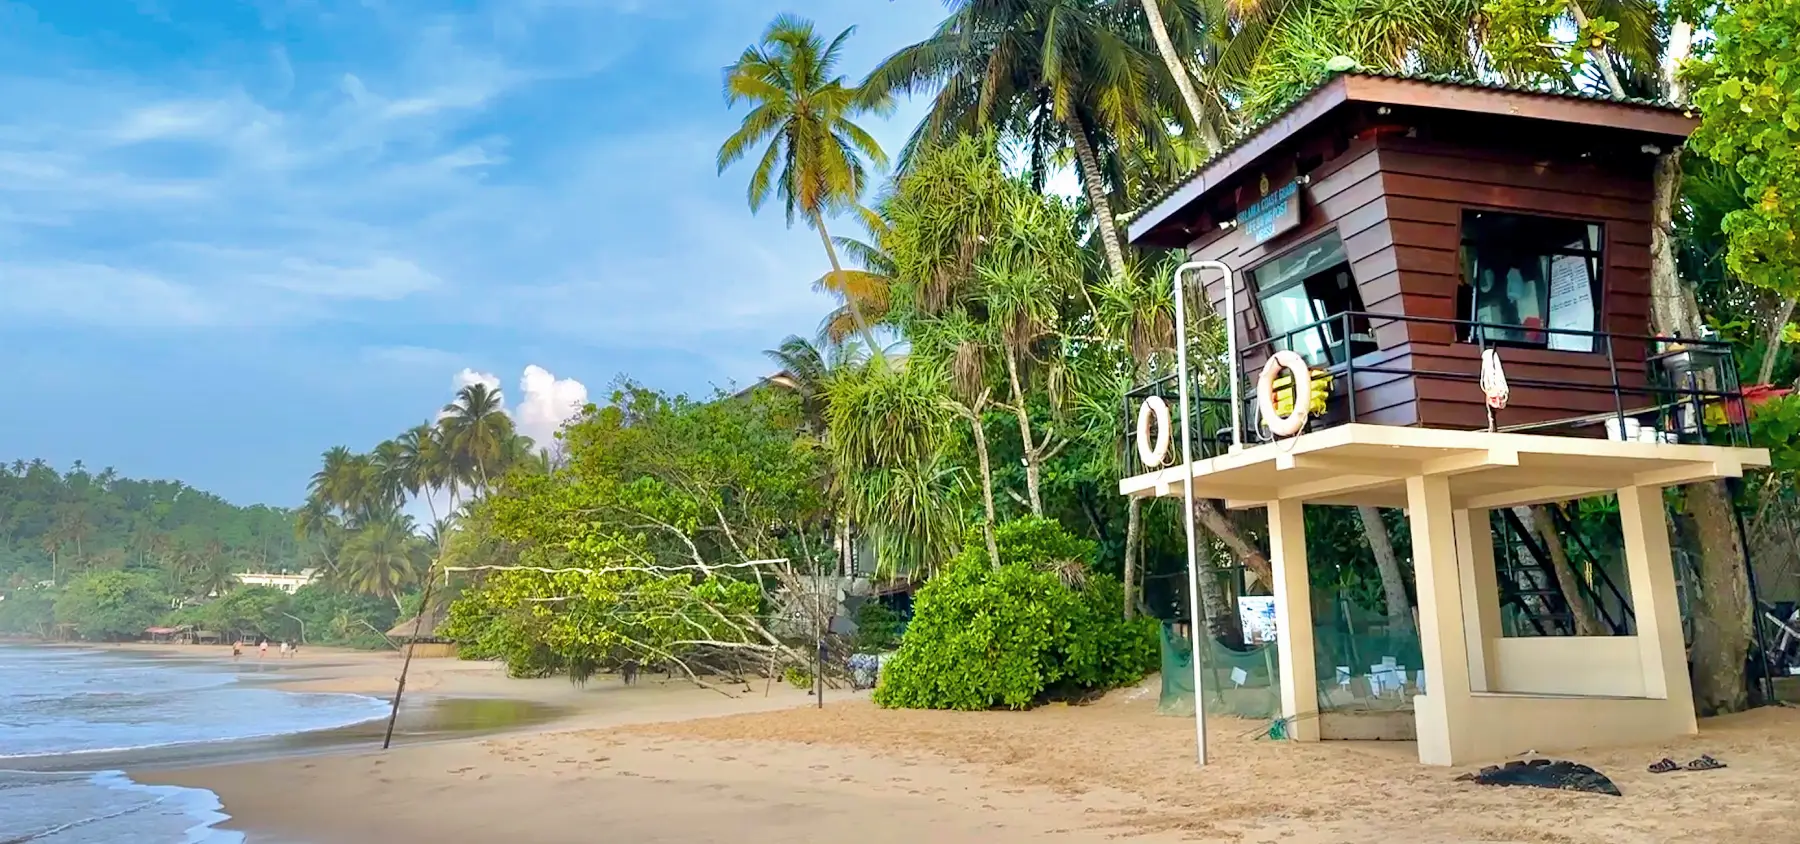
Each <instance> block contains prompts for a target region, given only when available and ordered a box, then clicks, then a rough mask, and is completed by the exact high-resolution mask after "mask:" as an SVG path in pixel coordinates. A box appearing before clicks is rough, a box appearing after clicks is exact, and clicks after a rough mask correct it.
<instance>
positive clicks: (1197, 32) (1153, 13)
mask: <svg viewBox="0 0 1800 844" xmlns="http://www.w3.org/2000/svg"><path fill="white" fill-rule="evenodd" d="M1140 2H1141V3H1143V7H1144V23H1145V26H1146V28H1148V29H1149V30H1150V38H1151V41H1152V43H1154V44H1156V52H1157V54H1158V55H1159V56H1161V57H1162V60H1163V66H1164V67H1165V68H1167V69H1168V71H1169V78H1170V79H1172V80H1174V82H1175V88H1176V90H1178V91H1180V92H1181V102H1182V104H1183V105H1184V106H1186V107H1187V117H1188V119H1189V120H1191V121H1193V125H1194V127H1195V128H1196V129H1197V130H1198V131H1199V133H1200V138H1201V139H1202V140H1203V141H1205V142H1206V148H1207V149H1208V150H1212V151H1217V150H1218V149H1219V147H1220V144H1219V128H1218V126H1217V124H1216V123H1215V120H1216V117H1215V112H1214V110H1212V109H1208V108H1207V107H1206V106H1205V105H1204V104H1203V103H1202V101H1201V99H1200V91H1199V88H1198V87H1197V86H1196V84H1195V83H1196V81H1197V80H1196V79H1195V78H1194V75H1193V72H1192V71H1191V70H1190V69H1189V67H1188V61H1189V59H1190V58H1192V57H1193V56H1194V55H1196V54H1197V53H1198V51H1197V50H1191V51H1188V52H1187V53H1186V54H1185V55H1184V52H1183V50H1182V48H1180V47H1178V46H1176V44H1175V38H1174V34H1175V33H1176V32H1179V33H1181V34H1184V35H1188V36H1195V37H1198V38H1203V33H1202V30H1203V29H1204V24H1201V23H1200V22H1199V21H1194V20H1191V19H1187V18H1186V16H1181V17H1179V18H1178V20H1180V21H1181V22H1182V23H1183V24H1188V25H1186V26H1183V27H1181V28H1180V29H1177V30H1174V31H1171V30H1170V28H1169V24H1168V21H1167V19H1166V17H1165V16H1164V14H1163V7H1164V6H1165V5H1166V6H1168V7H1170V9H1171V10H1172V11H1177V12H1179V11H1181V8H1180V7H1181V6H1182V4H1181V3H1179V2H1169V0H1140ZM1183 40H1184V42H1186V40H1187V39H1183Z"/></svg>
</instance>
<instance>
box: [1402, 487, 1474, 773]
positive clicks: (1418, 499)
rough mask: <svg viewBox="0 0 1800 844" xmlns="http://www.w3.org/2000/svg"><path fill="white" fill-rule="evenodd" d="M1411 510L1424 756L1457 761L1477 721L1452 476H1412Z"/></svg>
mask: <svg viewBox="0 0 1800 844" xmlns="http://www.w3.org/2000/svg"><path fill="white" fill-rule="evenodd" d="M1406 510H1407V515H1408V517H1409V518H1410V519H1411V522H1412V547H1413V577H1414V580H1415V581H1416V582H1417V584H1418V590H1419V644H1420V648H1421V650H1422V651H1423V652H1424V662H1425V666H1424V667H1425V689H1426V693H1425V694H1422V695H1419V696H1418V697H1415V698H1413V713H1414V716H1413V717H1414V721H1415V723H1416V725H1417V727H1418V734H1419V761H1420V762H1423V763H1425V764H1427V765H1455V764H1457V763H1458V762H1460V761H1464V760H1465V759H1466V758H1467V757H1469V756H1470V755H1471V753H1470V751H1469V749H1468V748H1469V742H1468V731H1469V730H1471V729H1474V728H1475V724H1473V723H1472V721H1473V718H1472V717H1471V715H1472V712H1471V710H1472V709H1473V703H1472V700H1471V698H1470V695H1469V651H1468V646H1467V640H1466V636H1465V634H1464V631H1463V608H1462V586H1461V583H1460V577H1459V576H1458V571H1457V568H1458V562H1457V553H1456V525H1455V521H1456V518H1455V512H1454V507H1453V505H1452V504H1451V502H1450V481H1449V479H1448V478H1446V477H1444V476H1442V475H1425V476H1415V477H1411V478H1407V479H1406Z"/></svg>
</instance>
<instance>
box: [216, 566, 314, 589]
mask: <svg viewBox="0 0 1800 844" xmlns="http://www.w3.org/2000/svg"><path fill="white" fill-rule="evenodd" d="M235 577H237V581H238V582H239V583H242V584H244V585H245V586H273V587H275V588H276V589H280V590H281V591H283V592H286V593H288V594H289V595H292V594H294V593H295V592H298V591H300V587H302V586H305V585H307V584H309V583H312V582H313V581H316V580H318V579H319V570H318V569H301V570H300V573H299V574H271V573H269V572H245V573H243V574H239V575H235Z"/></svg>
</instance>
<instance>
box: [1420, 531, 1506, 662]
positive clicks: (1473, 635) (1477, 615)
mask: <svg viewBox="0 0 1800 844" xmlns="http://www.w3.org/2000/svg"><path fill="white" fill-rule="evenodd" d="M1454 518H1455V520H1456V570H1457V580H1458V582H1459V583H1460V584H1461V586H1462V617H1463V638H1464V639H1465V640H1466V641H1465V646H1466V649H1467V650H1468V653H1469V690H1470V691H1473V692H1492V691H1498V689H1496V688H1495V687H1494V682H1495V677H1496V675H1497V674H1498V671H1497V670H1496V668H1495V656H1494V640H1495V639H1497V638H1499V637H1500V580H1499V576H1498V575H1497V574H1496V573H1495V571H1494V531H1493V522H1492V521H1491V520H1490V518H1489V516H1488V511H1487V510H1457V511H1456V515H1455V517H1454ZM1426 680H1427V684H1429V682H1430V678H1429V677H1427V678H1426Z"/></svg>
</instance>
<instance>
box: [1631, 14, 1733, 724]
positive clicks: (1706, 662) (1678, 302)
mask: <svg viewBox="0 0 1800 844" xmlns="http://www.w3.org/2000/svg"><path fill="white" fill-rule="evenodd" d="M1692 40H1693V27H1692V26H1691V25H1690V24H1689V23H1688V22H1687V21H1685V20H1681V19H1679V18H1678V19H1676V20H1674V21H1672V22H1671V25H1670V37H1669V49H1668V51H1667V54H1668V66H1667V67H1666V68H1665V71H1666V73H1665V76H1664V78H1663V90H1664V91H1665V92H1666V93H1667V94H1668V96H1669V98H1670V99H1671V100H1672V101H1674V102H1681V101H1682V100H1683V99H1684V95H1685V93H1686V92H1685V91H1683V90H1682V86H1681V80H1680V77H1679V75H1678V74H1677V73H1676V71H1678V70H1679V69H1680V66H1681V63H1682V62H1683V61H1685V60H1686V59H1687V54H1688V51H1689V50H1690V49H1691V46H1692ZM1653 178H1654V180H1655V181H1654V187H1653V194H1654V202H1655V205H1654V207H1652V208H1651V211H1650V213H1651V224H1652V227H1651V231H1650V316H1651V319H1652V321H1653V323H1654V324H1653V326H1652V328H1653V330H1654V331H1656V332H1657V333H1659V334H1680V335H1682V336H1686V337H1697V336H1699V334H1700V324H1701V323H1700V305H1699V303H1698V302H1696V301H1695V300H1694V294H1693V291H1692V290H1691V289H1689V288H1687V287H1686V286H1684V285H1683V284H1682V283H1681V278H1680V274H1679V270H1678V267H1677V265H1676V262H1675V224H1674V219H1675V207H1676V203H1677V202H1679V201H1680V194H1681V150H1680V149H1679V148H1677V149H1673V150H1668V151H1665V152H1664V153H1663V154H1662V155H1660V156H1658V157H1657V160H1656V170H1655V173H1654V176H1653ZM1682 507H1683V509H1684V510H1686V511H1687V513H1688V515H1689V516H1691V517H1692V518H1693V520H1694V527H1695V529H1696V530H1697V531H1698V533H1699V535H1700V536H1699V538H1700V562H1699V569H1700V570H1699V572H1698V574H1699V581H1700V583H1699V594H1698V595H1696V596H1694V597H1695V600H1694V601H1692V602H1691V603H1690V612H1689V614H1690V615H1691V616H1692V617H1693V619H1694V642H1693V647H1692V650H1691V652H1690V655H1689V657H1690V664H1691V665H1692V673H1693V680H1694V708H1695V709H1696V710H1698V711H1699V713H1700V714H1702V715H1712V714H1717V713H1721V712H1735V711H1738V710H1741V709H1743V708H1744V707H1745V705H1746V704H1747V703H1748V702H1749V701H1748V699H1747V695H1746V692H1745V688H1744V655H1745V653H1746V652H1747V651H1748V650H1749V647H1750V633H1751V631H1750V605H1749V604H1750V602H1749V594H1750V581H1749V570H1748V568H1747V566H1746V562H1745V558H1744V549H1743V548H1742V547H1740V546H1739V544H1738V537H1737V522H1736V520H1735V518H1733V513H1732V502H1731V493H1730V490H1729V489H1727V488H1726V486H1725V482H1724V481H1709V482H1705V483H1699V484H1692V485H1690V486H1688V487H1687V489H1686V490H1684V491H1683V495H1682Z"/></svg>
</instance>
